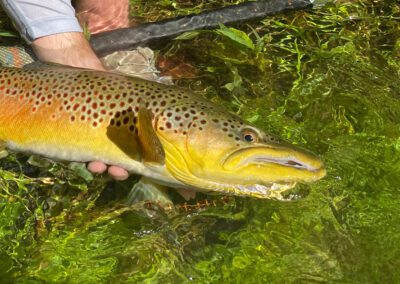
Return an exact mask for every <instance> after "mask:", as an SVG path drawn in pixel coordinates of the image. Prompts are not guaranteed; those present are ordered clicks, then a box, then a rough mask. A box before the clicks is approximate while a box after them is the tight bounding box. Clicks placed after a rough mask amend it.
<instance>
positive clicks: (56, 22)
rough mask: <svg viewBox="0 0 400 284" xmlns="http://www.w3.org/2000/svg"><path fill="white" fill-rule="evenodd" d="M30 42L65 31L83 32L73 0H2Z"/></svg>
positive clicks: (22, 34) (6, 9) (8, 12)
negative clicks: (76, 15)
mask: <svg viewBox="0 0 400 284" xmlns="http://www.w3.org/2000/svg"><path fill="white" fill-rule="evenodd" d="M0 1H1V4H2V6H3V8H4V10H5V11H6V12H7V14H8V15H9V16H10V17H11V19H12V20H13V21H14V23H15V25H16V27H17V29H18V30H19V32H20V33H21V36H22V37H23V38H24V39H25V40H26V41H27V42H28V43H30V42H32V41H34V40H35V39H37V38H39V37H43V36H48V35H52V34H57V33H64V32H82V28H81V26H80V25H79V22H78V20H77V18H76V17H75V10H74V8H73V7H72V4H71V0H0Z"/></svg>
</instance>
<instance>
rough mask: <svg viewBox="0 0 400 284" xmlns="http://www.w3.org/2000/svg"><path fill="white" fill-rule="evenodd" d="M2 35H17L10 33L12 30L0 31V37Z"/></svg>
mask: <svg viewBox="0 0 400 284" xmlns="http://www.w3.org/2000/svg"><path fill="white" fill-rule="evenodd" d="M1 36H4V37H18V36H17V35H16V34H14V33H12V32H8V31H0V37H1Z"/></svg>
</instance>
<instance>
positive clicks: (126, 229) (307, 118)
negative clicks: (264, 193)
mask: <svg viewBox="0 0 400 284" xmlns="http://www.w3.org/2000/svg"><path fill="white" fill-rule="evenodd" d="M397 4H398V3H396V1H375V2H371V1H366V0H362V1H351V2H347V3H344V1H341V3H337V4H329V5H327V6H325V7H324V8H323V9H321V10H318V11H310V12H308V13H304V12H297V13H295V14H289V15H284V16H279V17H275V18H273V19H266V20H264V21H263V22H262V23H260V22H257V23H252V24H251V26H252V28H250V27H248V26H241V27H240V28H241V29H242V30H244V31H246V32H249V33H251V31H252V29H254V30H256V31H257V33H258V37H259V38H261V39H262V40H257V36H256V35H255V34H251V35H250V40H251V41H252V42H253V46H254V47H251V44H249V42H248V38H246V36H245V35H243V34H240V33H239V34H238V33H236V35H237V36H238V37H239V38H236V39H235V38H234V37H233V38H232V37H228V36H226V34H227V33H228V31H227V30H220V31H219V32H218V33H214V34H211V33H208V32H206V33H204V34H200V35H196V37H194V38H192V39H191V40H190V41H178V42H175V44H173V45H172V46H168V47H166V48H165V49H164V50H162V52H163V53H164V54H165V55H166V56H167V57H168V58H170V59H174V60H175V61H174V62H177V67H179V68H182V65H180V64H179V62H182V61H183V62H186V63H187V62H190V64H191V65H193V66H194V67H195V69H196V70H197V72H198V75H197V76H198V77H197V78H195V79H191V80H181V81H179V82H178V83H179V84H181V85H186V86H190V87H191V88H192V89H194V90H199V91H202V93H205V94H206V96H207V97H208V98H209V99H211V100H213V101H215V102H217V103H220V104H224V105H226V107H227V108H229V109H230V110H231V111H233V112H236V113H238V114H239V115H241V116H242V117H244V118H246V119H248V120H250V121H252V122H253V123H254V124H256V125H257V126H259V127H262V128H263V129H265V130H267V131H270V132H273V133H275V134H278V135H280V136H282V137H284V138H286V139H288V140H290V141H292V142H294V143H298V144H301V145H303V146H305V147H307V148H309V149H312V150H313V151H314V152H316V153H318V154H320V155H321V157H322V158H323V160H324V161H325V163H326V165H327V172H328V175H327V177H326V178H324V179H323V180H321V181H319V182H316V183H313V184H310V185H299V186H297V187H296V188H295V189H294V190H293V191H292V192H290V193H288V198H290V199H292V201H289V202H281V201H275V200H256V199H250V198H225V199H221V197H218V196H211V197H207V196H204V195H202V196H198V197H197V201H198V204H197V205H196V201H194V202H192V203H191V204H190V205H188V206H184V201H183V200H182V199H180V197H179V196H176V195H175V194H173V198H174V200H175V201H176V204H177V208H176V210H164V209H163V208H159V207H158V206H156V205H151V204H150V205H149V204H136V205H135V206H133V207H126V206H124V204H123V200H124V198H125V197H126V195H127V194H128V192H129V189H130V186H131V182H132V181H127V182H125V183H108V184H107V185H106V186H105V185H104V184H105V181H102V180H95V181H94V182H92V183H90V184H89V185H87V184H86V183H85V182H84V181H83V180H82V178H80V177H79V176H77V174H76V173H74V172H73V171H71V170H70V169H68V168H66V167H64V166H62V165H59V164H55V165H51V166H49V165H43V166H44V167H37V166H35V167H33V166H30V165H29V164H28V163H26V157H24V156H20V155H17V156H11V157H9V158H8V159H6V160H4V159H3V160H1V163H2V165H3V169H6V170H2V171H0V176H1V177H2V179H1V180H0V183H1V188H2V190H1V193H0V198H1V200H2V202H1V207H0V212H1V213H0V234H1V238H0V247H1V257H0V267H1V270H0V278H1V279H2V282H17V281H19V282H21V283H26V282H28V281H29V283H42V282H46V281H48V282H56V283H57V282H69V283H95V282H97V283H107V282H111V283H114V282H117V283H118V282H128V283H136V282H149V283H158V282H165V283H180V282H182V283H187V282H193V283H221V282H224V283H225V282H226V283H333V282H336V283H398V282H400V273H399V272H398V268H399V267H400V249H399V243H400V230H399V225H398V224H399V223H400V202H399V197H400V196H399V195H400V193H399V186H400V140H399V133H400V127H399V125H400V124H399V122H400V121H399V120H400V100H399V95H400V78H399V77H400V65H399V62H400V61H399V56H400V39H399V30H398V27H399V15H400V10H399V5H397ZM144 11H146V10H144ZM224 34H225V35H224ZM246 42H247V44H243V43H246ZM205 47H207V48H205ZM179 68H178V70H179ZM176 70H177V69H175V70H174V72H177V71H176ZM182 70H183V69H182ZM185 70H186V69H185ZM200 75H201V76H200ZM217 93H218V95H217ZM35 165H41V163H40V162H36V163H35ZM20 171H23V172H25V173H26V174H27V175H28V176H31V177H34V178H33V179H32V178H26V177H22V176H19V175H18V174H12V173H18V172H20ZM38 176H39V177H40V178H39V180H38V179H36V177H38ZM49 176H51V177H54V178H53V179H52V180H49V179H45V178H44V177H49ZM205 198H207V200H208V201H209V203H210V204H209V205H206V204H205V203H204V201H202V200H204V199H205ZM212 202H214V203H215V205H213V203H212Z"/></svg>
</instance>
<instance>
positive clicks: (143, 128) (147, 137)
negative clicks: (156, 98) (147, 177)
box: [138, 107, 165, 164]
mask: <svg viewBox="0 0 400 284" xmlns="http://www.w3.org/2000/svg"><path fill="white" fill-rule="evenodd" d="M152 116H153V114H152V112H151V111H150V110H149V109H146V108H144V107H142V108H140V109H139V113H138V136H139V141H140V146H141V150H142V157H143V160H144V161H145V162H156V163H159V164H164V162H165V152H164V148H163V147H162V144H161V142H160V140H159V139H158V137H157V134H156V132H155V131H154V129H153V126H152V123H151V120H152Z"/></svg>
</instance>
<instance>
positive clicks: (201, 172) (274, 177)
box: [155, 102, 325, 198]
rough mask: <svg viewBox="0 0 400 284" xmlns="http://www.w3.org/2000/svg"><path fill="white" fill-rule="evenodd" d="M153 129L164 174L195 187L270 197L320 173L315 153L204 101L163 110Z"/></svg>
mask: <svg viewBox="0 0 400 284" xmlns="http://www.w3.org/2000/svg"><path fill="white" fill-rule="evenodd" d="M155 129H156V133H157V136H158V137H159V139H160V141H161V143H162V145H163V148H164V151H165V164H166V167H167V169H168V171H169V172H170V174H171V175H173V176H174V177H175V178H176V179H178V180H179V181H181V182H182V183H184V184H186V185H189V186H192V187H195V188H196V189H200V190H201V191H207V192H218V193H221V194H228V195H239V196H253V197H258V198H271V197H274V196H275V197H276V196H279V194H277V193H280V192H282V191H285V190H287V189H290V188H292V187H293V186H294V185H295V184H296V183H297V182H312V181H316V180H318V179H320V178H322V177H323V176H324V175H325V168H324V165H323V163H322V161H321V160H320V159H319V158H318V157H317V156H316V155H314V154H312V153H311V152H309V151H307V150H303V149H301V148H299V147H295V146H293V145H290V144H288V143H286V142H284V141H282V140H280V139H278V138H277V137H275V136H273V135H269V134H267V133H265V132H264V131H262V130H260V129H258V128H256V127H254V126H252V125H250V124H248V123H246V122H245V121H243V120H242V119H241V118H239V117H237V116H235V115H232V114H230V113H227V112H226V111H224V110H223V109H220V108H218V107H216V106H214V105H212V104H209V105H208V104H207V102H199V103H197V104H187V105H185V104H183V105H180V106H173V107H170V108H167V109H166V110H165V111H164V112H163V113H162V115H161V116H160V117H159V118H157V122H156V127H155Z"/></svg>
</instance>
